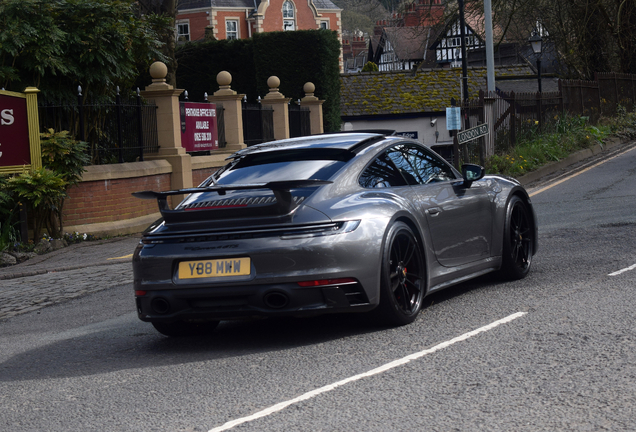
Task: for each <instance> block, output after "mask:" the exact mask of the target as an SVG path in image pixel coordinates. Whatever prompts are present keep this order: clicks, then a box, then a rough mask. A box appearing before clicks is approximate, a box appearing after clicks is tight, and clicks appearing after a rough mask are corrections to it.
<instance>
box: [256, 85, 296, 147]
mask: <svg viewBox="0 0 636 432" xmlns="http://www.w3.org/2000/svg"><path fill="white" fill-rule="evenodd" d="M267 85H268V86H269V93H267V94H266V95H265V97H264V98H263V100H262V104H263V105H269V106H271V107H272V109H273V110H274V139H275V140H281V139H287V138H289V106H288V104H289V101H290V100H291V98H286V97H285V96H284V95H283V94H282V93H281V92H279V91H278V87H279V86H280V79H278V77H276V76H271V77H269V79H268V80H267Z"/></svg>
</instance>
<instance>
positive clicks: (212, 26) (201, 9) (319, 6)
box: [176, 0, 342, 41]
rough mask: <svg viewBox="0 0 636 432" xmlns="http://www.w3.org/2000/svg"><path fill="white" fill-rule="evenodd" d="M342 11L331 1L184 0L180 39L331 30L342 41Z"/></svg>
mask: <svg viewBox="0 0 636 432" xmlns="http://www.w3.org/2000/svg"><path fill="white" fill-rule="evenodd" d="M341 11H342V10H341V9H340V8H339V7H338V6H336V5H335V4H333V3H332V2H331V0H181V1H179V5H178V12H177V17H176V26H177V40H179V41H195V40H200V39H203V38H204V37H205V36H206V34H208V35H209V36H213V37H214V38H215V39H246V38H249V37H251V36H252V35H253V34H254V33H263V32H272V31H283V30H318V29H329V30H334V31H336V32H338V36H339V38H341V22H340V13H341Z"/></svg>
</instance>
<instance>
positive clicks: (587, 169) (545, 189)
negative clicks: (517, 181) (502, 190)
mask: <svg viewBox="0 0 636 432" xmlns="http://www.w3.org/2000/svg"><path fill="white" fill-rule="evenodd" d="M635 148H636V147H631V148H628V149H627V150H625V151H622V152H620V153H618V154H616V155H614V156H612V157H610V158H608V159H605V160H602V161H600V162H598V163H595V164H594V165H592V166H589V167H587V168H585V169H583V170H581V171H579V172H576V173H574V174H572V175H569V176H567V177H565V178H563V179H561V180H559V181H556V182H554V183H552V184H550V185H548V186H546V187H543V188H541V189H539V190H536V191H534V192H532V193H530V194H529V196H530V197H533V196H535V195H538V194H540V193H541V192H545V191H547V190H548V189H551V188H553V187H554V186H558V185H560V184H561V183H564V182H566V181H568V180H571V179H573V178H574V177H576V176H578V175H579V174H583V173H584V172H587V171H589V170H591V169H592V168H596V167H597V166H599V165H603V164H604V163H605V162H609V161H611V160H612V159H615V158H617V157H619V156H622V155H624V154H625V153H627V152H630V151H632V150H634V149H635Z"/></svg>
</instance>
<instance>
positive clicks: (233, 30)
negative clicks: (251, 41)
mask: <svg viewBox="0 0 636 432" xmlns="http://www.w3.org/2000/svg"><path fill="white" fill-rule="evenodd" d="M238 29H239V27H238V20H233V19H229V20H225V38H226V39H238V38H239V31H238Z"/></svg>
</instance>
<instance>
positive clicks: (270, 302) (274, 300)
mask: <svg viewBox="0 0 636 432" xmlns="http://www.w3.org/2000/svg"><path fill="white" fill-rule="evenodd" d="M263 303H265V306H267V307H268V308H271V309H282V308H284V307H285V306H287V305H288V304H289V297H288V296H287V294H285V293H282V292H270V293H267V294H265V296H263Z"/></svg>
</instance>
